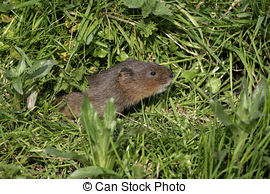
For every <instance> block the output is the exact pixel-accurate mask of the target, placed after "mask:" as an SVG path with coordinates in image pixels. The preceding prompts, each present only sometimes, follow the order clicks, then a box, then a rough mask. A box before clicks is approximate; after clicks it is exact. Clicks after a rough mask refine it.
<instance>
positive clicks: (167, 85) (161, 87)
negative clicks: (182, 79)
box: [156, 79, 173, 94]
mask: <svg viewBox="0 0 270 194" xmlns="http://www.w3.org/2000/svg"><path fill="white" fill-rule="evenodd" d="M172 80H173V79H170V80H169V81H168V83H166V84H164V85H161V86H160V88H159V90H158V91H157V92H156V94H159V93H162V92H164V91H166V90H167V89H168V87H169V85H170V84H171V83H172Z"/></svg>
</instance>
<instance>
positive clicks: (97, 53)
mask: <svg viewBox="0 0 270 194" xmlns="http://www.w3.org/2000/svg"><path fill="white" fill-rule="evenodd" d="M107 54H108V51H107V50H105V49H103V48H98V49H95V51H94V53H93V56H94V57H99V58H104V57H106V55H107Z"/></svg>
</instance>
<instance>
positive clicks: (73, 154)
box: [44, 147, 89, 164]
mask: <svg viewBox="0 0 270 194" xmlns="http://www.w3.org/2000/svg"><path fill="white" fill-rule="evenodd" d="M44 152H45V153H46V154H47V155H50V156H54V157H59V158H66V159H71V160H78V161H79V162H81V163H83V164H89V162H88V160H87V159H86V158H85V156H83V155H79V154H77V153H76V152H66V153H62V152H60V151H59V150H58V149H56V148H52V147H47V148H45V149H44Z"/></svg>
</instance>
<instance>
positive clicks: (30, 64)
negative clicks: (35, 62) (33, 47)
mask: <svg viewBox="0 0 270 194" xmlns="http://www.w3.org/2000/svg"><path fill="white" fill-rule="evenodd" d="M14 48H15V49H16V50H17V51H18V52H19V53H20V55H21V57H22V58H23V59H24V60H25V61H26V63H27V65H28V66H30V67H31V66H32V63H31V62H30V60H29V58H28V57H27V55H26V54H25V52H24V51H23V50H22V49H21V48H19V47H17V46H14Z"/></svg>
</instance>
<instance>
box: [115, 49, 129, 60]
mask: <svg viewBox="0 0 270 194" xmlns="http://www.w3.org/2000/svg"><path fill="white" fill-rule="evenodd" d="M126 59H128V55H127V53H126V52H125V51H121V53H120V55H118V56H116V60H117V61H120V62H122V61H125V60H126Z"/></svg>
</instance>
